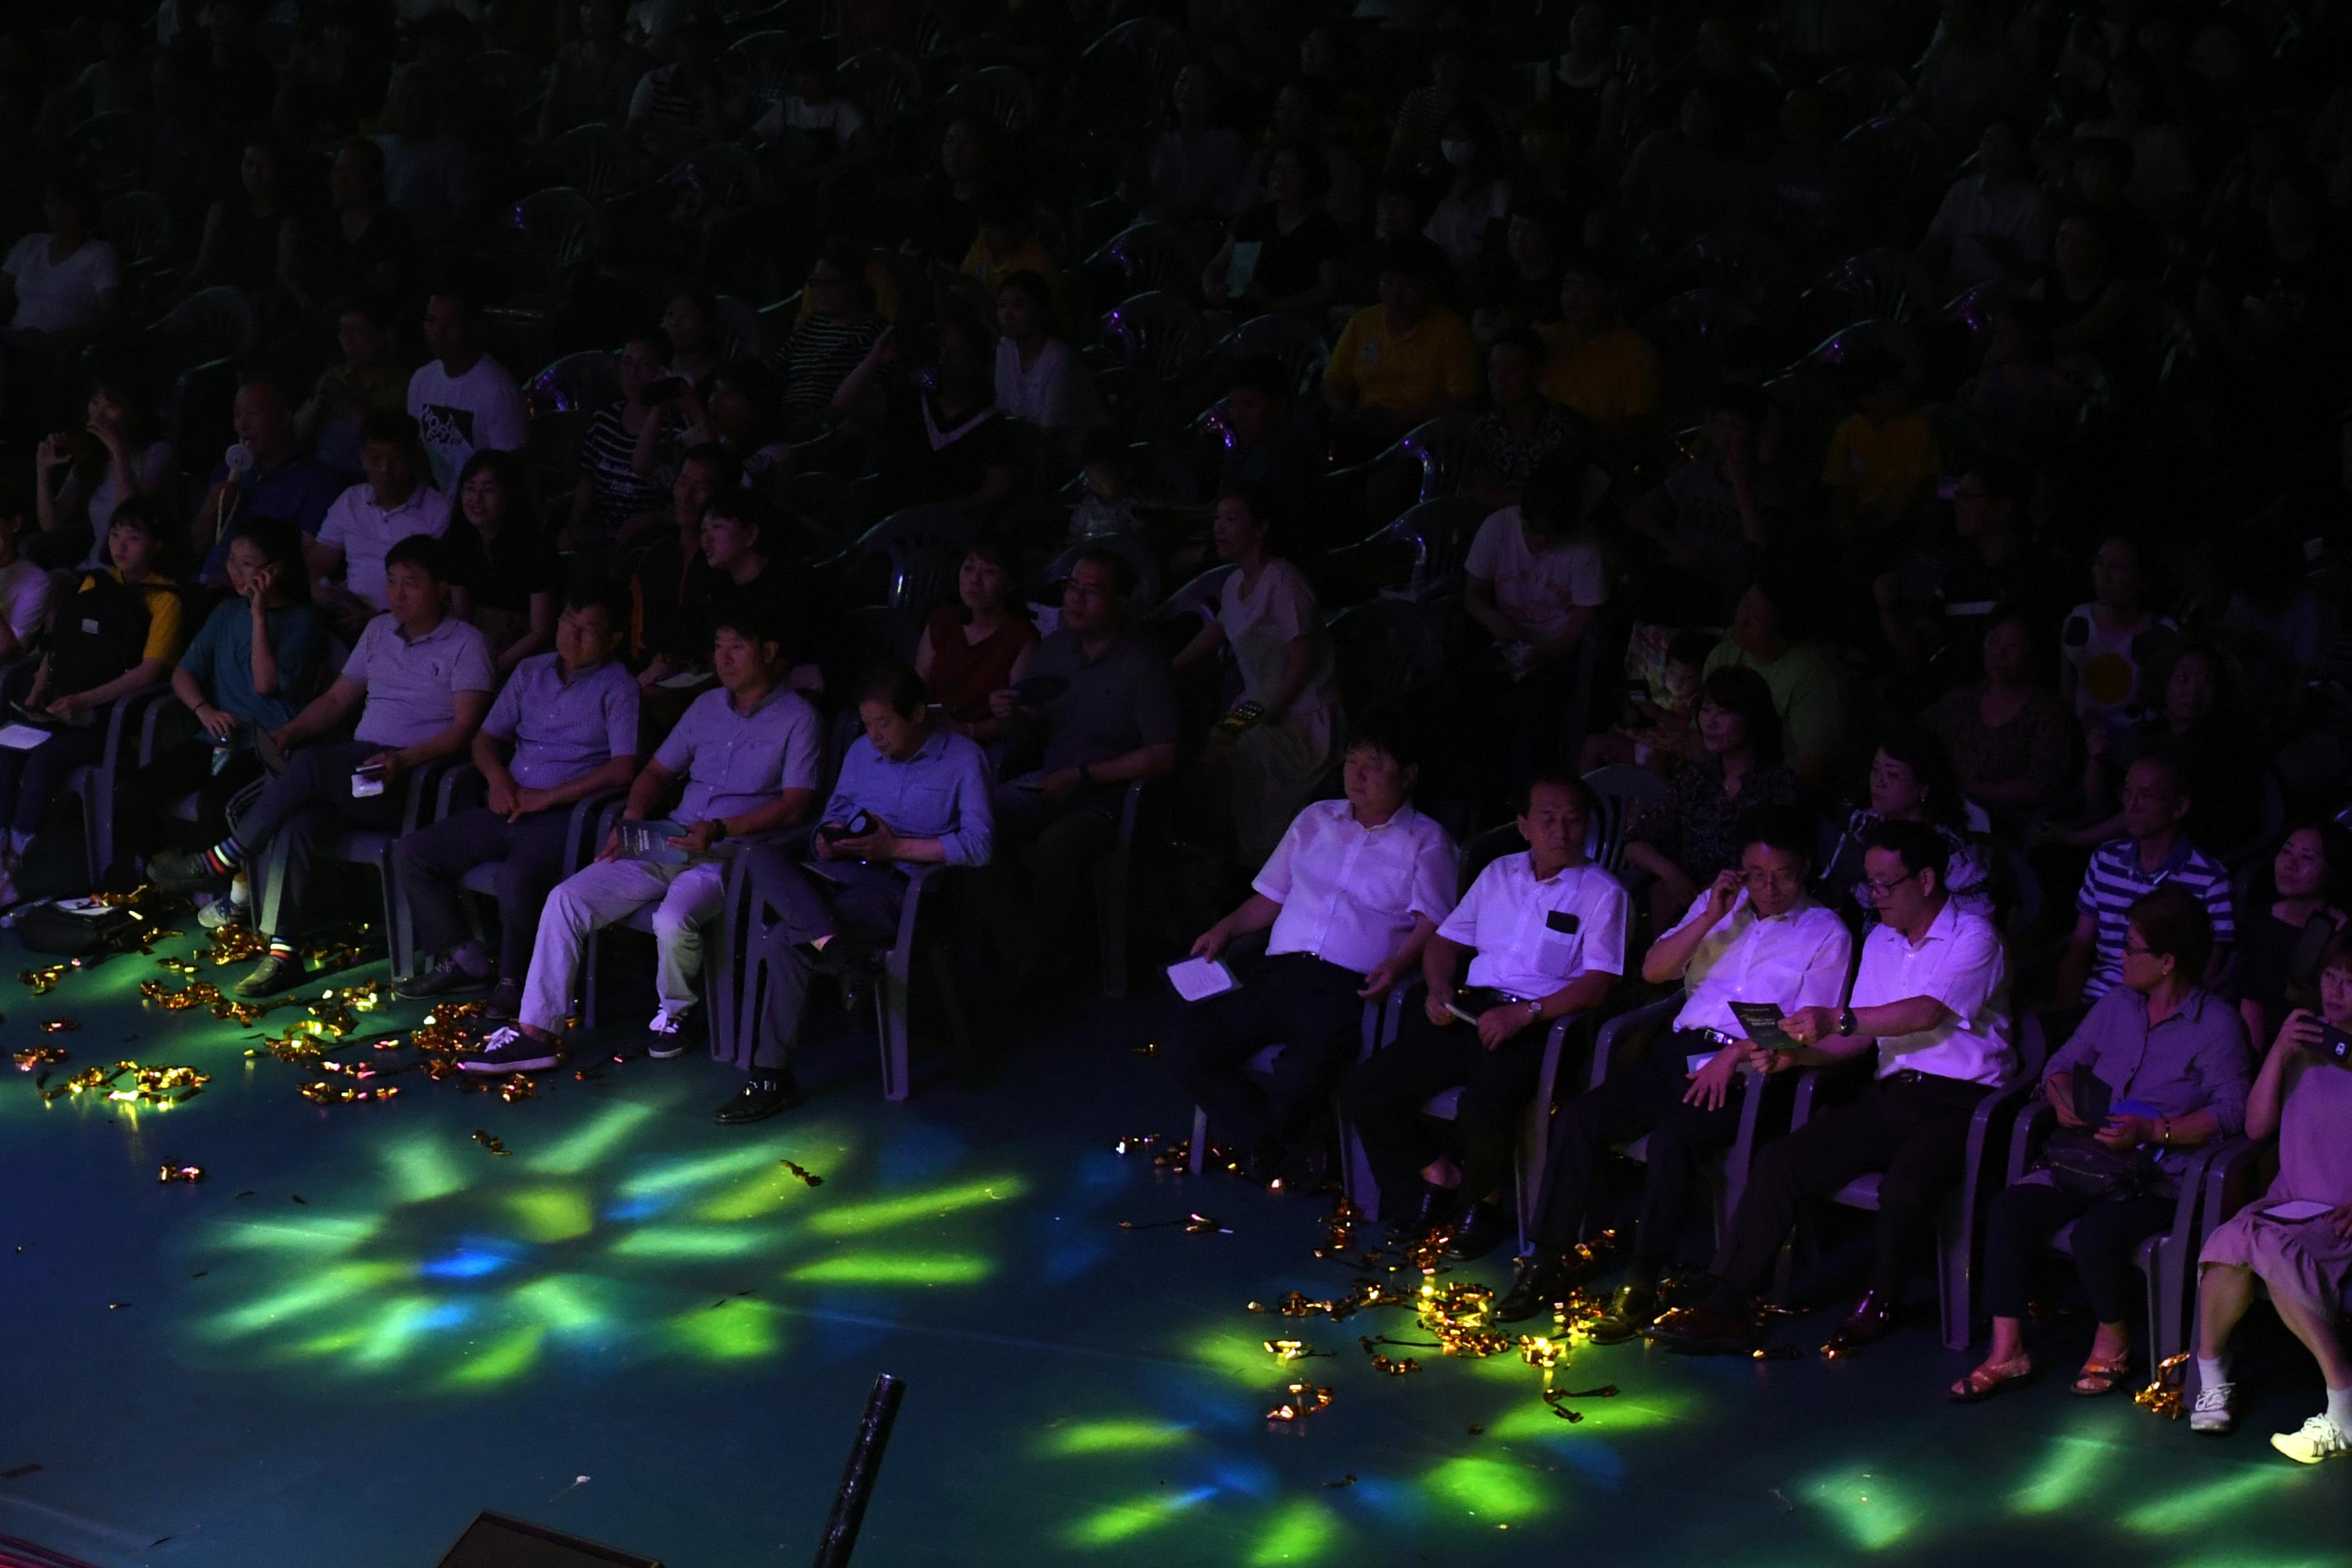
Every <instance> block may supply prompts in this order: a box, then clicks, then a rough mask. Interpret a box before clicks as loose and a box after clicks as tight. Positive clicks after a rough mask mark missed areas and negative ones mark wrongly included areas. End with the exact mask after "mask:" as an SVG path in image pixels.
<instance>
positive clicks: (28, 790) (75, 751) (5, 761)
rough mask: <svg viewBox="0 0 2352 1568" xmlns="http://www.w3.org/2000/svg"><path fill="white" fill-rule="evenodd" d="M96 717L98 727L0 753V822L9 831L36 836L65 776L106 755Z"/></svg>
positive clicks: (55, 735)
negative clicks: (2, 820) (4, 821)
mask: <svg viewBox="0 0 2352 1568" xmlns="http://www.w3.org/2000/svg"><path fill="white" fill-rule="evenodd" d="M99 717H100V722H98V723H94V724H86V725H83V726H82V727H80V728H79V729H64V730H57V731H52V732H51V733H50V735H49V738H48V739H47V740H46V741H43V742H41V743H40V744H39V745H37V746H35V747H34V748H33V749H32V750H31V751H28V752H18V751H9V750H0V818H5V820H6V822H7V825H8V826H9V827H10V828H11V829H12V830H14V831H16V832H17V833H21V834H24V835H25V836H26V837H31V836H32V835H34V834H36V833H38V832H39V831H40V830H41V818H42V817H44V816H47V814H48V809H49V802H50V801H51V800H53V799H55V798H56V796H57V794H58V789H59V788H61V787H62V786H63V785H64V784H65V782H66V775H67V774H68V773H71V772H73V771H74V769H76V768H79V767H83V766H86V765H87V764H89V763H95V762H97V761H98V760H99V759H100V757H103V756H104V755H105V754H106V725H105V723H104V719H105V715H104V713H103V712H101V713H100V716H99Z"/></svg>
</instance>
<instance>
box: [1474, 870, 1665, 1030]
mask: <svg viewBox="0 0 2352 1568" xmlns="http://www.w3.org/2000/svg"><path fill="white" fill-rule="evenodd" d="M1627 910H1628V900H1627V899H1626V897H1625V889H1624V886H1623V884H1622V883H1620V882H1619V881H1618V880H1617V879H1616V878H1614V877H1612V876H1611V875H1610V874H1609V873H1608V872H1606V871H1604V870H1602V869H1601V868H1600V867H1598V866H1570V867H1567V868H1563V869H1561V870H1559V871H1557V872H1555V873H1553V875H1552V876H1550V877H1549V878H1548V879H1545V880H1542V881H1538V880H1537V879H1536V870H1535V854H1534V852H1533V851H1532V850H1522V851H1520V852H1519V853H1518V854H1517V855H1506V856H1504V857H1503V858H1500V859H1498V860H1496V861H1495V862H1494V863H1493V864H1492V865H1490V866H1488V867H1487V868H1486V869H1485V870H1484V871H1481V872H1479V873H1478V879H1477V880H1476V881H1475V882H1473V883H1471V884H1470V890H1469V891H1468V892H1467V893H1465V894H1464V895H1463V898H1462V902H1461V903H1459V904H1458V905H1456V906H1454V912H1453V913H1452V914H1450V915H1448V916H1447V917H1446V918H1445V921H1444V924H1442V925H1440V926H1439V927H1438V928H1437V934H1438V935H1440V936H1442V937H1444V938H1445V940H1446V941H1448V942H1459V943H1461V944H1462V945H1463V946H1464V947H1469V948H1475V949H1476V950H1477V956H1476V957H1475V958H1473V959H1471V961H1470V973H1469V974H1468V975H1467V977H1466V978H1465V984H1471V985H1487V986H1492V987H1493V988H1494V989H1496V990H1497V991H1501V992H1505V993H1507V994H1510V995H1513V996H1519V997H1536V996H1549V995H1550V994H1552V993H1553V992H1555V991H1557V990H1559V988H1560V987H1561V986H1563V985H1566V984H1569V982H1570V981H1572V980H1575V979H1578V978H1580V976H1582V975H1584V974H1587V973H1591V972H1593V971H1596V970H1597V971H1599V972H1600V973H1603V974H1622V973H1625V931H1626V926H1627V924H1628V921H1627V919H1626V914H1627Z"/></svg>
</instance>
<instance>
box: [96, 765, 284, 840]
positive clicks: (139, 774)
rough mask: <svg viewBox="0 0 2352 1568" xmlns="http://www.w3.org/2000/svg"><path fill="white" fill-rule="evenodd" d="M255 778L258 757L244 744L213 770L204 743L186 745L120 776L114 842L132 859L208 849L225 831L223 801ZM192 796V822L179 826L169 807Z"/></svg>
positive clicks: (179, 823)
mask: <svg viewBox="0 0 2352 1568" xmlns="http://www.w3.org/2000/svg"><path fill="white" fill-rule="evenodd" d="M260 776H261V759H260V758H259V757H257V756H256V755H254V753H253V749H252V748H251V747H249V746H247V747H241V748H239V749H238V750H236V751H234V752H230V753H229V757H228V763H227V764H226V766H224V767H223V768H222V769H221V771H220V772H218V773H215V772H213V747H212V742H210V741H189V742H184V743H182V744H180V745H177V746H173V748H172V749H171V750H170V751H167V752H163V753H162V754H161V755H159V756H158V757H156V759H155V760H154V761H153V762H152V763H148V764H147V765H146V766H145V767H143V768H141V769H139V770H137V771H136V772H134V773H131V774H130V775H129V776H128V777H126V778H125V779H124V780H123V781H122V783H121V785H120V786H119V787H118V788H117V789H116V791H115V796H114V805H115V818H116V821H115V829H114V837H115V842H116V843H117V844H118V845H120V846H121V848H122V849H124V850H126V851H128V852H130V853H131V854H136V855H152V854H154V853H155V852H156V851H157V850H159V849H162V848H163V847H165V846H167V845H169V846H172V847H178V848H192V849H200V848H209V847H211V846H213V845H215V844H217V843H219V842H220V840H221V836H222V835H223V834H225V833H226V832H227V831H228V803H229V797H230V796H232V795H236V792H237V791H239V790H241V789H243V788H244V787H245V786H246V785H247V784H251V783H252V782H253V781H254V780H255V779H257V778H258V777H260ZM189 795H194V796H195V797H196V820H195V821H194V823H193V824H191V823H184V822H182V821H181V820H179V818H177V817H175V816H173V815H172V808H173V806H175V805H179V804H180V802H181V801H182V800H184V798H186V797H187V796H189Z"/></svg>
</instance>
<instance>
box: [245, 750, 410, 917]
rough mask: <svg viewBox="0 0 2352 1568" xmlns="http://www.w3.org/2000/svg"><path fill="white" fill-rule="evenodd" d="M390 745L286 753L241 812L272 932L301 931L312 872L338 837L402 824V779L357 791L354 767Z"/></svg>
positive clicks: (260, 902) (262, 911) (259, 903)
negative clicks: (282, 766)
mask: <svg viewBox="0 0 2352 1568" xmlns="http://www.w3.org/2000/svg"><path fill="white" fill-rule="evenodd" d="M386 749H387V748H385V747H383V746H381V745H378V744H377V743H375V742H373V741H344V742H339V743H337V744H334V745H330V746H310V747H306V748H304V749H303V750H301V751H299V752H295V753H294V754H293V755H292V756H290V757H289V758H287V759H286V771H285V772H284V773H279V774H278V776H277V777H276V778H274V779H271V780H270V781H269V783H268V785H267V786H265V787H264V788H263V790H262V792H261V797H260V798H259V799H258V800H256V801H255V802H254V803H253V805H250V806H248V807H247V809H246V812H245V815H244V816H240V817H238V818H237V819H236V824H235V827H236V840H237V842H238V843H239V844H242V845H243V846H245V849H246V853H247V855H248V856H249V857H252V861H251V864H252V865H253V889H254V891H253V897H254V906H255V912H256V915H257V921H258V929H259V930H260V931H262V932H263V933H264V934H265V935H268V936H273V937H277V938H279V939H280V940H283V941H291V940H292V939H293V938H295V937H297V936H299V935H300V934H301V932H302V930H303V921H304V920H305V919H306V918H307V916H308V913H309V910H308V906H309V902H310V883H311V879H312V878H313V877H314V876H315V875H316V872H317V868H318V864H319V861H320V858H322V857H324V856H325V855H327V854H329V853H331V851H332V850H333V849H334V847H335V840H336V839H338V838H340V837H342V836H343V835H344V834H346V833H349V832H351V831H352V830H353V829H355V828H372V829H373V830H374V831H376V832H378V833H390V832H392V831H394V829H395V828H397V827H399V826H400V814H401V802H402V800H403V799H404V797H405V795H406V793H407V792H406V790H405V788H404V786H403V785H401V784H397V783H395V784H388V785H386V786H385V788H384V792H383V794H382V795H363V796H361V797H358V798H356V799H355V798H353V796H352V769H353V768H356V767H358V766H359V765H360V764H361V763H363V762H366V761H367V760H368V759H369V758H370V757H373V756H374V755H375V754H376V753H377V752H382V751H384V750H386Z"/></svg>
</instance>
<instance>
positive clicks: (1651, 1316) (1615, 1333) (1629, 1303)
mask: <svg viewBox="0 0 2352 1568" xmlns="http://www.w3.org/2000/svg"><path fill="white" fill-rule="evenodd" d="M1657 1316H1658V1293H1657V1292H1656V1291H1655V1290H1652V1289H1648V1288H1647V1287H1645V1286H1641V1285H1620V1286H1618V1287H1617V1289H1616V1291H1615V1292H1614V1293H1613V1294H1612V1295H1611V1296H1610V1298H1609V1310H1607V1311H1605V1312H1603V1313H1601V1316H1599V1317H1598V1318H1595V1319H1594V1320H1593V1321H1592V1326H1591V1328H1590V1329H1587V1330H1586V1331H1585V1334H1586V1337H1587V1338H1589V1339H1591V1341H1592V1342H1593V1343H1594V1344H1596V1345H1622V1344H1623V1343H1624V1342H1626V1341H1627V1340H1638V1339H1640V1338H1641V1337H1642V1331H1643V1330H1644V1329H1646V1328H1648V1327H1649V1326H1650V1325H1651V1324H1652V1323H1653V1322H1654V1321H1657Z"/></svg>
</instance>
